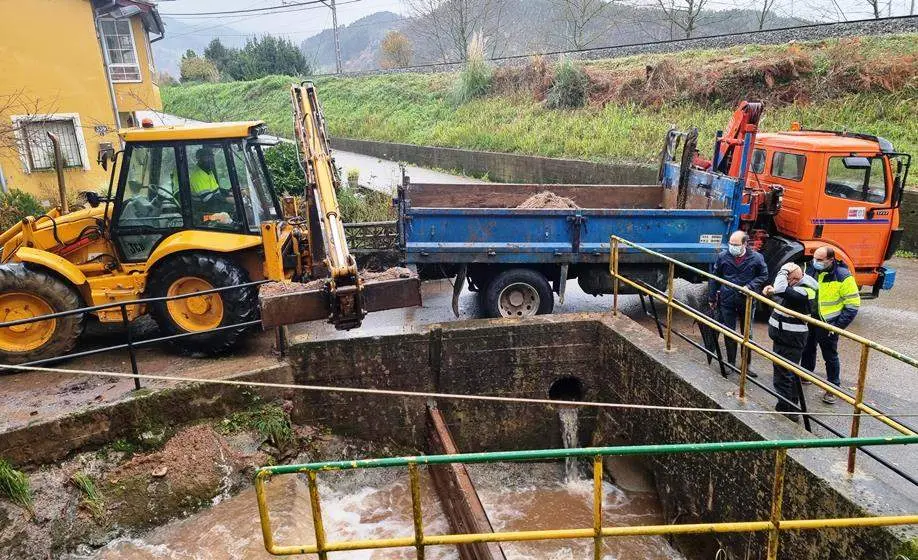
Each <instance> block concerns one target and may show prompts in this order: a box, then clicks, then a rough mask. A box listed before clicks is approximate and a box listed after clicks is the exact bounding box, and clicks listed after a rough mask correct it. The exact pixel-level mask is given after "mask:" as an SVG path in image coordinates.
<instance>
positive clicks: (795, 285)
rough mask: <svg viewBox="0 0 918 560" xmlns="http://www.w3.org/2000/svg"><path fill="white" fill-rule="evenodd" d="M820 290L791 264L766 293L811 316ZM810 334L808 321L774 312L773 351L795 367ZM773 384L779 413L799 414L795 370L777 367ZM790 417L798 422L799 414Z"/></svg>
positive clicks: (770, 322) (771, 328)
mask: <svg viewBox="0 0 918 560" xmlns="http://www.w3.org/2000/svg"><path fill="white" fill-rule="evenodd" d="M818 288H819V283H818V282H816V280H815V279H814V278H812V277H811V276H808V275H806V274H804V273H803V270H802V269H801V268H800V267H799V266H798V265H796V264H794V263H787V264H785V265H784V266H782V267H781V269H780V270H779V271H778V275H777V277H775V283H774V285H773V286H765V288H764V289H763V290H762V293H763V294H765V295H766V296H768V297H771V298H774V299H775V300H776V302H777V303H778V304H780V305H783V306H784V307H786V308H788V309H790V310H792V311H796V312H797V313H801V314H803V315H810V303H809V302H810V300H811V299H812V296H813V294H815V292H816V290H817V289H818ZM808 332H809V327H808V326H807V324H806V322H805V321H803V320H801V319H798V318H797V317H792V316H790V315H788V314H786V313H783V312H782V311H780V310H778V309H775V310H774V311H772V313H771V318H770V319H769V320H768V336H769V337H771V340H772V342H773V343H774V346H772V351H773V352H774V353H775V354H777V355H779V356H781V357H783V358H784V359H786V360H787V361H789V362H791V363H794V364H798V365H799V364H800V359H801V358H802V357H803V349H804V348H805V347H806V340H807V336H808ZM772 383H773V385H774V388H775V391H776V392H777V393H778V394H779V395H781V397H783V399H779V400H778V404H777V405H776V406H775V410H777V411H780V412H788V413H793V412H796V411H797V408H798V406H799V404H800V390H801V389H800V388H801V385H800V378H799V377H798V376H797V375H796V374H795V373H793V372H792V371H790V370H788V369H786V368H784V367H782V366H779V365H778V364H774V379H773V382H772ZM785 399H786V400H785ZM787 417H788V418H789V419H790V420H792V421H794V422H796V421H797V420H798V418H797V415H796V414H788V415H787Z"/></svg>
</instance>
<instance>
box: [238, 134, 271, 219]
mask: <svg viewBox="0 0 918 560" xmlns="http://www.w3.org/2000/svg"><path fill="white" fill-rule="evenodd" d="M256 149H257V147H256V146H254V145H247V146H246V147H245V149H243V147H242V145H241V144H235V143H234V144H233V145H232V153H233V163H234V164H235V166H236V173H237V174H238V176H239V191H240V192H241V193H242V205H243V207H244V208H245V214H246V218H248V222H249V229H250V230H251V231H253V232H255V231H259V230H260V228H261V223H262V222H267V221H271V220H277V219H279V217H278V212H277V207H276V206H275V204H274V197H273V196H272V195H271V190H270V187H269V186H268V180H267V178H266V176H265V170H264V167H263V166H262V164H261V161H262V160H261V158H260V157H258V152H256Z"/></svg>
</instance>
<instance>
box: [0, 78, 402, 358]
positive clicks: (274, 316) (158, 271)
mask: <svg viewBox="0 0 918 560" xmlns="http://www.w3.org/2000/svg"><path fill="white" fill-rule="evenodd" d="M291 101H292V105H293V118H294V122H295V130H296V136H297V144H298V146H299V149H300V156H301V162H302V166H303V169H304V172H305V183H306V189H305V190H306V197H305V198H306V200H305V204H304V205H302V206H303V207H305V208H306V211H305V212H303V213H302V214H303V215H298V213H297V208H298V207H300V206H301V205H299V204H296V203H294V202H292V201H290V200H285V201H281V200H279V198H278V197H277V196H276V195H275V191H274V189H273V185H272V181H271V177H270V175H269V173H268V170H267V167H266V165H265V160H264V155H263V153H262V146H263V145H265V144H266V143H269V142H268V139H266V138H265V137H264V136H263V134H264V132H265V126H264V123H262V122H260V121H249V122H228V123H215V124H197V125H187V126H160V127H154V126H152V123H149V122H145V123H143V126H141V127H138V128H132V129H127V130H123V131H121V132H120V137H121V140H122V143H123V150H122V151H120V152H117V153H114V154H111V153H110V154H102V155H101V156H100V162H101V163H102V164H103V166H104V167H105V168H106V169H107V168H108V165H109V164H111V179H110V182H109V189H108V194H107V196H105V197H102V196H99V195H95V194H93V193H87V199H88V201H89V204H88V206H89V207H87V208H84V209H80V210H76V211H74V212H71V213H68V214H63V215H62V213H61V210H60V209H53V210H51V211H50V212H48V213H47V214H45V215H43V216H39V217H31V216H30V217H28V218H26V219H24V220H23V221H22V222H21V223H19V224H17V225H16V226H14V227H12V228H11V229H9V230H7V231H6V232H4V233H2V234H0V324H2V323H6V322H10V321H18V320H23V319H29V318H34V317H38V316H41V315H47V314H51V313H58V312H65V311H70V310H74V309H81V308H85V307H94V306H100V305H105V304H113V303H119V304H120V303H128V305H126V311H127V315H128V317H127V318H128V320H133V319H135V318H137V317H139V316H141V315H143V314H146V313H149V314H151V315H152V316H153V318H154V319H155V320H156V322H157V324H158V325H159V328H160V330H161V331H162V333H163V334H164V335H172V334H181V333H196V332H200V333H201V334H197V335H194V336H189V337H182V338H177V339H176V341H175V342H176V345H177V346H178V347H179V348H180V349H183V350H186V351H191V352H194V353H200V354H211V355H212V354H218V353H220V352H223V351H225V350H227V349H228V348H230V347H232V346H233V345H234V344H235V343H236V342H237V341H238V340H239V338H240V337H241V336H243V335H244V334H245V332H246V330H247V329H246V327H239V328H223V329H220V330H218V331H213V329H216V328H219V327H229V326H232V325H236V324H240V323H247V322H251V321H253V320H256V319H258V318H259V317H261V319H262V322H263V324H264V325H265V326H278V325H283V324H289V323H293V322H299V321H304V320H315V319H320V318H328V319H329V320H330V321H331V322H333V323H334V324H335V325H336V326H337V327H338V328H341V329H350V328H354V327H357V326H359V325H360V323H361V320H362V319H363V317H364V316H365V314H366V313H367V312H370V311H377V310H381V309H390V308H394V307H406V306H411V305H419V304H420V289H419V288H420V286H419V282H418V280H417V279H416V278H406V279H395V280H387V281H379V282H372V281H364V280H362V279H361V278H360V276H359V275H358V271H357V266H356V263H355V260H354V258H353V257H352V256H351V254H350V252H349V250H348V246H347V240H346V238H345V235H344V228H343V224H342V222H341V218H340V214H339V211H338V201H337V197H336V194H335V193H336V189H337V187H338V176H337V173H336V172H335V169H334V162H333V159H332V157H331V153H330V150H329V146H328V141H327V136H326V132H325V124H324V117H323V115H322V111H321V108H320V106H319V103H318V100H317V98H316V92H315V88H314V87H313V85H312V84H310V83H308V82H307V83H304V84H301V85H298V86H293V87H292V88H291ZM273 142H276V139H273ZM319 278H324V279H326V281H325V282H317V283H313V282H310V285H311V286H313V284H319V285H318V286H313V287H312V289H309V290H296V291H293V290H291V293H289V294H285V293H281V294H279V295H276V296H271V297H268V298H265V307H264V309H262V307H261V305H260V303H259V291H258V286H256V285H252V283H253V282H256V281H259V280H271V281H280V282H283V281H288V280H294V281H300V282H307V281H311V280H315V279H319ZM242 284H247V285H246V286H243V287H240V288H238V289H233V290H227V291H216V292H214V291H211V292H207V291H208V290H213V289H215V288H223V287H227V286H237V285H242ZM197 292H207V293H204V294H202V295H200V296H191V297H185V298H182V299H172V300H169V299H162V300H157V301H154V302H149V303H145V302H138V303H130V302H136V301H138V300H142V299H144V298H162V297H166V298H168V297H171V296H179V295H185V294H192V293H197ZM282 292H283V291H282ZM90 313H92V314H93V315H95V316H96V317H97V318H98V320H99V321H101V322H121V321H122V319H123V318H122V310H121V308H120V306H114V307H106V308H103V309H97V310H93V311H90ZM85 315H86V314H85V313H83V314H79V315H70V316H60V317H55V318H51V319H46V320H42V321H37V322H25V323H18V324H15V325H12V326H7V327H0V363H6V364H17V363H25V362H29V361H33V360H39V359H44V358H49V357H57V356H60V355H63V354H66V353H67V352H68V351H70V350H71V349H72V348H73V347H74V345H75V344H76V341H77V339H78V337H79V336H80V333H81V332H82V330H83V325H84V320H85Z"/></svg>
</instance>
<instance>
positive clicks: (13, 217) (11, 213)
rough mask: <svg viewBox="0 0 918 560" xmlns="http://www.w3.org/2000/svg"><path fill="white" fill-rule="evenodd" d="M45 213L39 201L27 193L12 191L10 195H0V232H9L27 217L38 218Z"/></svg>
mask: <svg viewBox="0 0 918 560" xmlns="http://www.w3.org/2000/svg"><path fill="white" fill-rule="evenodd" d="M44 213H45V209H44V207H43V206H42V205H41V203H40V202H38V199H37V198H35V197H34V196H32V195H30V194H29V193H27V192H23V191H20V190H18V189H11V190H10V192H8V193H0V231H6V230H8V229H9V228H11V227H13V226H14V225H16V224H17V223H19V222H20V221H22V219H23V218H25V217H26V216H35V217H36V218H37V217H38V216H41V215H43V214H44Z"/></svg>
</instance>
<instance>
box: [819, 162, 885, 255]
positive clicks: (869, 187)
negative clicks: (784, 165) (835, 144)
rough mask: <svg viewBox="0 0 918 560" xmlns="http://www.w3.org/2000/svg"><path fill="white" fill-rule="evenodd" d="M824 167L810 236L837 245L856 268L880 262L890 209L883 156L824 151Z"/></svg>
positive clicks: (883, 251)
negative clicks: (821, 190)
mask: <svg viewBox="0 0 918 560" xmlns="http://www.w3.org/2000/svg"><path fill="white" fill-rule="evenodd" d="M825 169H826V173H825V185H824V186H823V192H822V195H821V196H820V197H819V204H818V210H817V214H816V217H815V218H814V219H813V225H814V226H815V235H814V237H815V238H816V239H823V240H825V241H827V242H831V243H833V244H835V245H836V246H838V247H839V248H840V249H842V250H843V251H844V252H845V253H847V254H848V256H849V257H850V258H851V260H852V261H854V265H855V267H856V268H858V269H863V268H868V269H871V268H875V267H878V266H880V265H882V264H883V257H884V255H885V253H886V247H887V245H888V243H889V235H890V229H891V225H890V221H891V219H892V211H891V210H888V209H885V208H888V207H889V201H890V192H889V189H888V188H887V184H888V181H887V177H886V172H887V170H886V165H885V162H884V159H883V158H882V157H880V156H874V155H873V154H871V155H870V156H850V155H844V154H838V155H832V154H827V155H826V162H825ZM876 208H879V209H880V210H876V211H874V212H871V209H876Z"/></svg>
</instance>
